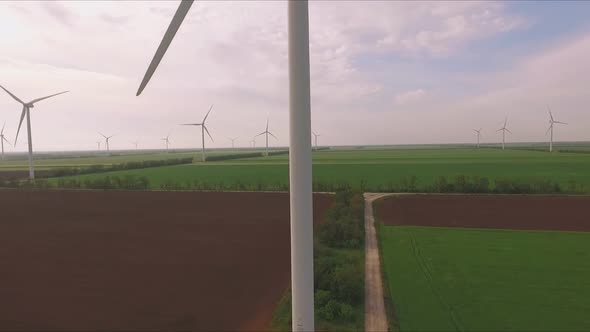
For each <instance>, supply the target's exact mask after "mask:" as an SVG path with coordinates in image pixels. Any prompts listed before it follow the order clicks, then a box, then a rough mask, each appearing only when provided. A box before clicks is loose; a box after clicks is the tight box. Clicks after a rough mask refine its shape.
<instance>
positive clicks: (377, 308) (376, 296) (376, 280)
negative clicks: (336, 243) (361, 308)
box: [364, 193, 390, 331]
mask: <svg viewBox="0 0 590 332" xmlns="http://www.w3.org/2000/svg"><path fill="white" fill-rule="evenodd" d="M387 195H390V194H372V193H365V194H364V196H365V237H366V238H365V331H387V316H386V315H385V301H384V300H383V280H381V262H380V261H379V245H378V244H377V231H376V230H375V218H374V217H373V201H375V200H376V199H378V198H381V197H384V196H387Z"/></svg>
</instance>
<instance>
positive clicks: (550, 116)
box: [545, 106, 567, 152]
mask: <svg viewBox="0 0 590 332" xmlns="http://www.w3.org/2000/svg"><path fill="white" fill-rule="evenodd" d="M547 111H548V112H549V128H548V129H547V132H546V133H545V135H547V133H549V132H550V131H551V138H550V139H549V152H553V124H555V123H558V124H564V125H566V124H567V123H565V122H560V121H555V120H554V119H553V114H551V109H550V108H549V106H547Z"/></svg>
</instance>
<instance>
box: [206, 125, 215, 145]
mask: <svg viewBox="0 0 590 332" xmlns="http://www.w3.org/2000/svg"><path fill="white" fill-rule="evenodd" d="M203 129H205V131H206V132H207V135H209V138H210V139H211V142H215V141H214V140H213V137H212V136H211V134H209V130H208V129H207V126H203Z"/></svg>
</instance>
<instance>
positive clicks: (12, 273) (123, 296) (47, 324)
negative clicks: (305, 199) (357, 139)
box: [0, 190, 333, 331]
mask: <svg viewBox="0 0 590 332" xmlns="http://www.w3.org/2000/svg"><path fill="white" fill-rule="evenodd" d="M332 201H333V198H332V196H331V195H321V194H316V195H315V196H314V219H315V220H316V221H319V220H320V219H321V217H322V216H323V214H324V212H325V211H326V209H327V208H328V207H329V206H330V205H331V203H332ZM0 202H2V222H1V223H0V243H2V245H1V246H0V262H1V263H0V266H1V267H2V268H1V280H2V285H3V286H2V287H0V322H1V323H2V324H1V325H2V328H1V329H2V330H5V331H17V330H20V331H41V330H52V331H97V330H100V331H138V330H149V331H195V330H203V331H210V330H223V331H235V330H248V331H261V330H265V329H267V328H268V327H269V324H270V321H271V317H272V312H273V310H274V308H275V307H276V305H277V303H278V302H279V300H280V299H281V297H282V296H283V295H284V294H285V292H286V290H287V289H288V287H289V280H290V267H289V262H290V259H289V258H290V249H289V248H290V241H289V197H288V195H286V194H280V193H194V192H192V193H187V192H91V191H86V192H80V191H78V192H74V191H12V190H10V191H7V190H4V191H0Z"/></svg>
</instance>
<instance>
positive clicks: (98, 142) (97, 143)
mask: <svg viewBox="0 0 590 332" xmlns="http://www.w3.org/2000/svg"><path fill="white" fill-rule="evenodd" d="M96 145H97V146H98V151H100V141H97V142H96Z"/></svg>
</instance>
